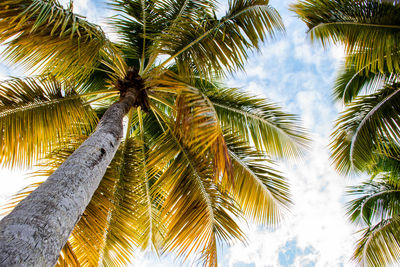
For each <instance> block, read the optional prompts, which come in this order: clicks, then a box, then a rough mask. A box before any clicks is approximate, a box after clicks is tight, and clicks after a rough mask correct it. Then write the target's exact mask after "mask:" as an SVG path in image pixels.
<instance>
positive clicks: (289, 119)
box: [200, 86, 309, 157]
mask: <svg viewBox="0 0 400 267" xmlns="http://www.w3.org/2000/svg"><path fill="white" fill-rule="evenodd" d="M200 88H201V89H200V90H203V91H204V93H205V94H206V95H207V96H208V98H209V99H210V101H211V102H212V104H213V106H214V107H215V110H216V111H217V114H218V117H219V119H220V121H221V123H222V125H223V126H224V127H226V128H229V129H232V131H234V132H238V133H240V134H241V136H243V137H244V138H245V140H246V141H247V142H248V143H253V144H254V145H255V147H256V148H257V149H258V150H260V151H265V152H266V153H267V154H268V155H270V156H277V157H283V156H285V157H295V156H298V155H301V153H302V150H303V149H304V148H306V147H307V143H308V141H309V140H308V138H307V137H306V131H305V130H304V129H303V128H302V127H301V126H299V125H298V124H297V118H296V117H295V116H294V115H291V114H288V113H285V112H283V111H282V110H281V109H280V108H279V107H278V106H277V105H276V104H273V103H270V102H269V101H267V100H266V99H262V98H256V97H253V96H251V95H249V94H247V93H244V92H242V91H240V90H238V89H236V88H218V87H211V88H205V87H204V86H202V87H200Z"/></svg>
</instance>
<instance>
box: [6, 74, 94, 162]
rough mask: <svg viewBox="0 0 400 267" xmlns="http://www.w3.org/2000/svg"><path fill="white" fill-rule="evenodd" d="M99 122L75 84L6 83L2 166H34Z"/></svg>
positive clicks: (43, 81)
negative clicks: (67, 139)
mask: <svg viewBox="0 0 400 267" xmlns="http://www.w3.org/2000/svg"><path fill="white" fill-rule="evenodd" d="M96 122H97V116H96V114H95V113H94V111H93V110H92V109H91V107H90V106H89V105H87V103H86V102H85V101H84V100H83V99H82V98H81V96H79V95H78V94H77V93H76V92H75V86H74V84H71V83H68V82H64V83H61V82H59V81H57V80H55V79H53V78H36V79H34V78H27V79H12V80H8V81H5V82H3V83H1V84H0V129H1V131H0V146H1V149H0V162H1V164H2V165H3V166H14V165H15V166H20V167H23V166H31V165H32V163H33V162H35V161H36V160H38V159H40V158H41V157H42V156H44V155H45V154H46V153H48V152H49V151H51V149H52V146H53V145H54V144H56V143H57V142H59V141H62V138H64V137H65V135H66V134H68V133H71V131H73V132H79V131H81V130H88V129H89V128H91V127H93V126H94V125H95V123H96ZM73 126H74V127H73Z"/></svg>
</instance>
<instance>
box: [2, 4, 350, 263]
mask: <svg viewBox="0 0 400 267" xmlns="http://www.w3.org/2000/svg"><path fill="white" fill-rule="evenodd" d="M61 2H64V3H66V2H69V1H68V0H64V1H61ZM291 2H292V1H289V0H283V1H279V0H271V5H272V6H274V7H275V8H277V9H278V11H279V13H280V14H281V15H282V17H283V19H284V23H285V26H286V29H287V32H286V34H285V35H282V36H280V37H278V38H277V39H276V40H271V41H269V42H267V43H266V44H265V45H264V46H263V48H262V49H261V51H260V52H259V53H254V54H252V56H251V58H250V59H249V61H248V63H247V64H246V67H245V69H246V73H244V72H239V73H237V74H236V75H234V76H231V77H228V78H227V80H226V82H227V84H228V85H229V86H232V87H241V88H243V89H244V90H248V91H250V92H251V93H253V94H257V95H260V96H263V97H266V98H269V99H271V100H272V101H274V102H278V103H279V104H280V105H281V106H283V107H284V109H285V110H287V111H290V112H292V113H295V114H298V116H299V117H300V119H301V120H302V122H303V125H304V126H305V127H306V128H307V129H308V130H309V131H310V133H311V137H312V139H313V143H312V148H311V149H310V151H309V152H308V153H307V154H306V155H305V156H304V158H303V159H302V160H297V161H294V162H285V163H282V164H281V170H282V171H283V172H284V173H285V174H286V176H287V177H288V179H289V181H290V184H291V191H292V195H293V201H294V203H295V204H294V207H293V208H292V211H291V213H290V214H288V216H287V217H286V219H285V220H284V222H283V223H282V224H281V225H280V226H279V227H278V228H277V229H274V230H272V229H268V228H267V227H262V226H260V225H255V224H252V223H249V224H245V223H244V224H243V225H244V229H245V232H246V233H247V235H248V240H247V244H246V245H245V244H240V243H238V244H234V245H233V246H231V247H224V248H223V250H222V252H221V253H220V257H219V262H220V266H229V267H261V266H274V267H275V266H285V267H289V266H296V267H297V266H299V267H300V266H301V267H306V266H307V267H308V266H309V267H311V266H321V267H322V266H324V267H325V266H354V264H352V263H351V261H350V257H351V253H352V249H353V244H354V242H355V240H356V238H357V236H356V235H354V232H355V229H354V228H353V227H352V226H351V225H349V224H348V223H347V220H346V216H345V210H344V203H345V197H344V191H345V187H346V186H347V185H349V184H354V183H356V182H357V181H356V180H354V179H353V180H349V179H348V178H345V177H340V176H339V175H338V174H336V173H335V171H334V170H333V168H332V167H330V162H329V152H328V149H327V146H328V144H329V133H330V131H331V129H332V126H333V121H334V119H335V118H336V116H337V114H338V111H340V109H341V106H340V105H339V104H335V103H333V101H332V98H331V88H332V84H333V80H334V77H335V70H336V68H337V67H338V66H339V65H340V62H341V58H342V56H343V53H342V50H341V48H340V47H331V48H328V49H323V48H322V47H321V46H320V45H318V44H314V45H311V44H310V41H309V40H308V39H307V35H306V30H307V29H306V27H305V25H303V23H301V22H300V21H299V20H298V19H297V18H295V17H294V14H293V13H291V12H289V11H288V9H287V8H288V6H289V4H290V3H291ZM74 7H75V11H76V12H77V13H80V14H82V15H84V16H87V17H88V19H89V20H91V21H93V22H96V23H98V24H100V25H102V26H105V27H106V25H105V21H104V20H103V18H104V17H105V16H107V15H110V14H111V13H110V12H109V11H105V9H104V5H100V4H99V3H96V2H95V1H93V0H75V3H74ZM107 29H108V28H107V27H106V30H107ZM8 75H18V70H15V69H13V70H10V69H9V68H8V67H7V66H6V65H4V64H2V63H0V78H4V77H6V76H8ZM0 176H2V178H3V179H1V180H0V201H4V200H5V199H6V198H7V197H8V196H9V195H11V194H12V193H14V192H15V191H16V190H18V189H20V188H21V186H22V185H23V184H24V183H25V182H24V180H23V179H22V178H21V177H22V175H21V174H20V173H16V172H13V173H11V172H8V171H3V172H0ZM11 177H13V178H12V179H11ZM133 266H138V267H139V266H140V267H141V266H181V263H180V262H176V261H174V260H173V259H172V258H171V257H165V258H162V259H157V258H155V257H154V256H152V255H151V253H139V254H138V257H137V258H136V260H135V263H134V264H133Z"/></svg>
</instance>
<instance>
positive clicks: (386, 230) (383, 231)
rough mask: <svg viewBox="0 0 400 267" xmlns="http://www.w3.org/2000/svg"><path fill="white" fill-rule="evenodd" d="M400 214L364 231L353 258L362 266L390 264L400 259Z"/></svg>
mask: <svg viewBox="0 0 400 267" xmlns="http://www.w3.org/2000/svg"><path fill="white" fill-rule="evenodd" d="M399 229H400V216H399V215H396V216H394V217H393V218H390V219H387V220H382V221H380V222H379V223H378V224H376V225H374V226H370V227H368V228H366V229H365V230H364V231H363V235H362V237H361V239H360V240H359V241H358V242H357V245H356V251H355V253H354V255H353V259H354V260H355V261H356V262H357V263H358V264H359V265H360V266H376V267H378V266H390V264H394V263H398V262H399V259H400V245H399V244H400V239H399V237H400V232H399Z"/></svg>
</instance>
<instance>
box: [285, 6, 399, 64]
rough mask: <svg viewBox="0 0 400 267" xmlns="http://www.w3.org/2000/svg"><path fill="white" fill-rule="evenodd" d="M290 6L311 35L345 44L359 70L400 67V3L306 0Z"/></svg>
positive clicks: (323, 40) (322, 40)
mask: <svg viewBox="0 0 400 267" xmlns="http://www.w3.org/2000/svg"><path fill="white" fill-rule="evenodd" d="M291 9H292V10H293V11H295V12H296V13H297V14H298V16H299V17H300V18H301V19H302V20H303V21H304V22H305V23H306V24H307V25H308V27H309V29H310V34H311V39H318V40H320V41H321V42H322V43H323V44H324V45H325V44H328V43H330V42H333V43H341V44H343V45H344V46H345V50H346V52H347V54H348V55H353V60H352V62H351V63H353V64H354V66H355V67H356V69H357V70H360V69H366V71H370V70H371V71H373V72H376V71H377V70H379V71H381V72H383V71H384V69H388V70H389V71H390V72H394V71H396V72H399V71H400V54H399V51H400V47H399V46H398V43H399V40H400V20H399V18H400V16H399V15H400V6H399V5H397V4H396V3H394V2H393V1H390V2H385V1H374V0H368V1H352V0H344V1H342V0H329V1H328V0H323V1H319V0H306V1H300V2H298V3H297V4H294V5H292V6H291Z"/></svg>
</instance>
